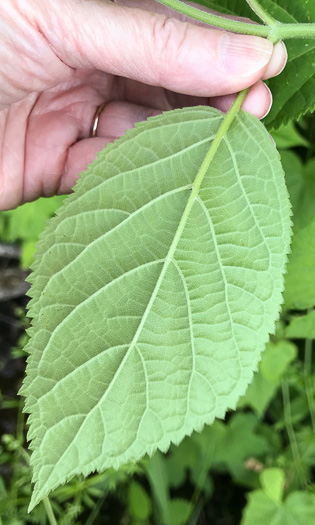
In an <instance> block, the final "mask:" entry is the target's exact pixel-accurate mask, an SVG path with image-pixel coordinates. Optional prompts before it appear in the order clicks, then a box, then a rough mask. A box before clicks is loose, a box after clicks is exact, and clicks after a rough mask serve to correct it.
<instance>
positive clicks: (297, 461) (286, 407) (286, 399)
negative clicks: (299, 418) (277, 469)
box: [282, 381, 307, 486]
mask: <svg viewBox="0 0 315 525" xmlns="http://www.w3.org/2000/svg"><path fill="white" fill-rule="evenodd" d="M282 397H283V412H284V423H285V427H286V430H287V434H288V438H289V442H290V447H291V451H292V456H293V464H294V465H295V468H296V471H297V474H298V476H299V479H300V484H301V485H302V486H306V485H307V479H306V477H305V474H304V472H303V468H302V467H301V456H300V451H299V447H298V444H297V441H296V436H295V432H294V428H293V424H292V416H291V405H290V393H289V386H288V383H287V382H286V381H283V382H282Z"/></svg>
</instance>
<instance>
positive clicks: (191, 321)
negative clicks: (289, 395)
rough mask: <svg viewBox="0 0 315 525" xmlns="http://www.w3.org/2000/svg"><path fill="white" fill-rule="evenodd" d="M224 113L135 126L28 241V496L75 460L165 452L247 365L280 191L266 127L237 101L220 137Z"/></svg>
mask: <svg viewBox="0 0 315 525" xmlns="http://www.w3.org/2000/svg"><path fill="white" fill-rule="evenodd" d="M223 121H224V122H227V121H225V120H224V117H223V115H222V114H221V113H220V112H218V111H217V110H213V109H211V108H202V107H201V108H188V109H184V110H176V111H173V112H170V113H166V114H164V115H161V116H158V117H155V118H154V119H151V120H150V121H149V122H148V123H142V124H140V125H138V126H137V127H136V129H134V130H131V131H129V132H128V133H127V134H126V135H125V136H124V137H123V138H122V139H120V140H119V141H118V142H116V143H115V144H113V145H112V146H110V147H108V148H107V149H106V150H105V151H103V152H102V153H101V154H99V156H98V158H97V160H96V161H95V162H94V163H93V164H92V165H91V166H90V167H89V168H88V170H87V172H86V173H85V174H84V176H82V177H81V179H80V181H79V183H78V185H77V186H76V188H75V191H74V194H73V195H72V196H70V198H69V199H68V200H67V202H66V205H65V206H64V207H63V208H61V209H60V210H58V214H57V217H56V218H55V219H52V220H51V221H50V223H49V226H48V227H47V229H46V232H45V235H43V236H42V239H41V242H40V243H39V244H38V247H37V253H36V256H35V257H36V259H35V263H34V265H33V269H34V273H33V275H32V278H31V281H32V282H33V287H32V290H31V295H32V297H33V299H32V301H31V304H30V315H31V316H32V317H33V318H34V325H33V328H32V330H31V333H32V337H31V340H30V343H29V345H28V351H29V352H30V354H31V356H30V358H29V362H28V367H27V379H26V381H25V386H24V388H23V390H22V391H23V394H24V395H25V394H26V395H27V403H26V411H28V412H30V413H31V416H30V418H29V422H30V431H29V436H28V437H29V439H31V440H32V448H33V454H32V465H33V469H34V481H35V483H36V486H35V491H34V496H33V500H32V504H31V507H32V506H34V505H35V504H36V503H37V502H38V501H39V500H40V499H41V498H42V497H43V496H44V495H45V494H47V493H48V492H49V491H51V490H52V489H53V488H54V487H56V486H58V485H59V484H60V483H63V482H65V481H66V480H68V479H69V478H70V477H72V476H73V475H74V474H76V473H82V474H84V475H87V474H88V473H89V472H91V471H93V470H96V469H97V470H99V471H102V470H104V469H106V468H108V467H110V466H114V467H115V468H117V467H119V466H120V465H121V464H123V463H125V462H127V461H136V460H138V459H139V458H140V457H142V456H143V455H144V454H145V453H148V454H152V453H153V452H154V451H155V450H156V449H157V448H159V449H160V450H162V451H166V450H167V449H168V447H169V445H170V443H171V442H174V443H179V442H180V441H181V440H182V439H183V437H184V436H185V435H187V434H190V433H191V432H192V431H193V430H194V429H196V430H201V429H202V427H203V426H204V424H205V423H208V424H209V423H212V422H213V420H214V418H215V417H223V416H224V414H225V412H226V410H227V409H228V408H232V409H233V408H235V406H236V402H237V399H238V398H239V396H240V395H242V394H243V393H244V391H245V389H246V387H247V385H248V383H249V382H250V381H251V379H252V375H253V371H254V370H255V369H256V368H257V363H258V360H259V358H260V353H261V351H262V349H263V348H264V345H265V343H266V341H267V340H268V334H269V333H270V332H272V331H273V330H274V326H275V321H276V319H277V318H278V313H279V307H280V303H281V300H282V299H281V294H282V290H283V272H284V270H285V262H286V253H287V252H288V249H289V242H290V204H289V200H288V195H287V190H286V187H285V184H284V176H283V171H282V168H281V165H280V161H279V155H278V153H277V151H276V149H275V148H274V146H273V144H272V142H271V141H270V137H269V135H268V133H267V132H266V130H265V128H264V127H263V125H262V124H261V123H260V122H259V121H258V120H257V119H256V118H255V117H253V116H252V115H249V114H246V113H240V114H239V115H238V116H237V118H235V120H234V121H233V123H232V124H231V127H230V128H229V130H228V132H227V133H225V134H224V136H223V131H222V129H223V128H222V129H221V128H220V126H221V124H222V122H223ZM224 125H225V124H224ZM219 129H220V131H219ZM220 138H222V140H221V142H220ZM211 144H213V146H212V149H211V150H210V151H211V155H213V157H212V161H211V163H210V166H208V168H207V169H205V164H204V163H202V161H203V159H204V158H205V155H206V154H207V152H208V150H209V147H210V146H211ZM201 164H202V167H201V168H200V170H199V167H200V166H201ZM198 170H199V171H198ZM199 183H201V186H200V188H199V190H198V184H199Z"/></svg>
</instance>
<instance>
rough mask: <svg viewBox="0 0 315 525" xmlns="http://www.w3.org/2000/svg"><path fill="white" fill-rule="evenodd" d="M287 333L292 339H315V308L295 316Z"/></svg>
mask: <svg viewBox="0 0 315 525" xmlns="http://www.w3.org/2000/svg"><path fill="white" fill-rule="evenodd" d="M286 335H287V337H291V338H292V339H315V310H312V311H310V312H308V313H307V314H306V315H301V316H296V317H293V318H292V320H291V322H290V324H289V325H288V327H287V329H286Z"/></svg>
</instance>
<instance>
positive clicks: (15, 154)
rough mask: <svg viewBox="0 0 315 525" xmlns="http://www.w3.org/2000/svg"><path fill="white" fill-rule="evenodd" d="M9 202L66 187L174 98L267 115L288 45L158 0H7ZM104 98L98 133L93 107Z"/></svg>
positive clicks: (4, 64) (3, 98)
mask: <svg viewBox="0 0 315 525" xmlns="http://www.w3.org/2000/svg"><path fill="white" fill-rule="evenodd" d="M0 28H1V29H0V35H1V37H0V40H1V41H2V45H1V46H0V86H1V89H0V161H1V162H0V185H1V191H0V209H10V208H13V207H15V206H17V205H19V204H21V203H22V202H25V201H29V200H33V199H36V198H37V197H39V196H46V197H48V196H51V195H54V194H58V193H67V192H69V191H70V189H71V188H72V187H73V185H74V184H75V181H76V178H77V177H78V174H79V173H80V172H81V171H83V170H84V169H85V168H86V166H87V164H89V163H90V162H92V160H93V159H94V157H95V154H96V153H97V151H99V150H101V149H102V148H103V147H105V146H106V144H108V143H109V142H112V141H113V140H114V139H116V138H118V137H119V136H121V135H123V134H124V132H125V131H126V130H127V129H129V128H131V127H133V125H134V123H135V122H138V121H141V120H145V119H146V118H147V117H149V116H152V115H156V114H158V113H161V111H164V110H169V109H174V108H176V107H183V106H191V105H200V104H201V105H211V106H214V107H217V108H218V109H221V110H222V111H226V110H227V109H228V108H229V107H230V106H231V104H232V102H233V100H234V98H235V94H236V93H237V92H238V91H240V90H241V89H244V88H246V87H249V86H253V87H252V88H251V90H250V92H249V94H248V96H247V98H246V100H245V102H244V104H243V109H244V110H246V111H249V112H251V113H253V114H254V115H256V116H257V117H258V118H262V117H263V116H264V115H265V114H266V113H267V112H268V110H269V108H270V105H271V94H270V91H269V90H268V88H267V87H266V86H265V84H264V83H263V82H262V80H261V79H266V78H270V77H271V76H275V75H277V74H278V73H279V72H280V71H281V70H282V69H283V67H284V65H285V62H286V51H285V47H284V46H283V44H281V43H279V44H277V45H276V46H275V47H274V48H273V46H272V44H271V43H270V42H269V41H267V40H264V39H261V38H258V37H253V36H243V35H236V34H232V33H226V32H224V31H221V30H218V29H213V28H209V27H206V26H204V25H202V24H199V23H197V22H196V23H193V21H192V20H190V19H188V18H185V17H183V16H181V15H179V14H178V13H174V12H173V11H171V10H170V9H168V8H165V7H164V6H162V5H161V4H158V3H156V2H154V0H117V1H116V2H111V1H100V0H54V2H51V1H49V0H7V1H6V2H4V3H2V4H1V6H0ZM103 103H106V107H105V109H104V111H103V112H102V114H101V117H100V121H99V126H98V136H97V137H95V138H91V137H90V128H91V123H92V121H93V117H94V115H95V111H96V109H97V107H98V106H99V105H100V104H103Z"/></svg>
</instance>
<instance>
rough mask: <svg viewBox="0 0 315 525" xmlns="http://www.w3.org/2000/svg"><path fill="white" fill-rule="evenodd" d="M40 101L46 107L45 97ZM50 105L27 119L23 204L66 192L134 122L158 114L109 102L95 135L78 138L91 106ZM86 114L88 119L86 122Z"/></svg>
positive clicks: (84, 132)
mask: <svg viewBox="0 0 315 525" xmlns="http://www.w3.org/2000/svg"><path fill="white" fill-rule="evenodd" d="M44 99H45V101H46V104H48V99H47V97H44ZM43 104H44V102H43ZM50 104H51V107H52V108H51V111H49V112H46V113H43V112H42V111H41V110H40V109H38V110H37V112H36V111H35V112H34V114H33V115H31V117H30V119H29V125H28V133H27V140H26V147H25V167H24V190H25V192H24V196H23V198H24V200H26V201H29V200H33V199H35V198H37V197H39V196H46V197H48V196H51V195H54V194H56V193H68V192H69V191H70V190H71V188H72V187H73V186H74V184H75V181H76V179H77V177H78V174H79V173H80V172H82V171H84V170H85V169H86V167H87V165H88V164H89V163H91V162H92V161H93V160H94V158H95V155H96V153H97V152H98V151H100V150H101V149H102V148H104V147H105V146H106V145H107V144H108V143H109V142H112V141H113V140H115V139H116V138H119V136H121V135H123V134H124V133H125V132H126V130H127V129H130V128H132V127H133V126H134V123H135V122H139V121H141V120H145V119H146V118H147V117H149V116H151V115H156V114H158V113H160V111H156V110H155V109H152V108H145V107H141V106H136V105H134V104H129V103H118V102H113V103H109V104H108V107H106V108H105V109H104V111H103V113H102V115H101V118H100V121H99V126H98V135H99V136H98V137H97V138H94V139H90V138H84V139H82V137H88V135H89V130H90V127H91V123H92V120H93V114H94V113H95V108H94V110H93V113H91V109H92V106H91V107H90V108H89V110H88V112H85V113H83V112H82V104H77V105H76V104H74V105H72V106H71V107H70V106H65V107H64V108H63V109H62V108H61V107H60V104H61V102H60V101H59V100H56V101H53V102H52V101H50ZM39 107H40V106H39ZM87 113H89V114H90V118H89V119H86V114H87ZM80 138H81V139H82V140H79V139H80Z"/></svg>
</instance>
